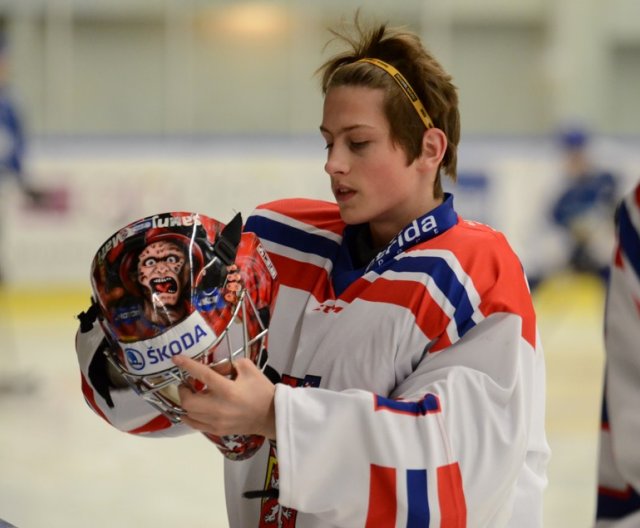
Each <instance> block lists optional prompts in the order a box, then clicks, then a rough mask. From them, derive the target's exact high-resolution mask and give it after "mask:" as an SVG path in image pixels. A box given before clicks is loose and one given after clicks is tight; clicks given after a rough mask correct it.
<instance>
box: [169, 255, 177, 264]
mask: <svg viewBox="0 0 640 528" xmlns="http://www.w3.org/2000/svg"><path fill="white" fill-rule="evenodd" d="M166 260H167V262H168V263H169V264H177V263H178V262H179V259H178V257H176V256H175V255H169V256H168V257H167V259H166Z"/></svg>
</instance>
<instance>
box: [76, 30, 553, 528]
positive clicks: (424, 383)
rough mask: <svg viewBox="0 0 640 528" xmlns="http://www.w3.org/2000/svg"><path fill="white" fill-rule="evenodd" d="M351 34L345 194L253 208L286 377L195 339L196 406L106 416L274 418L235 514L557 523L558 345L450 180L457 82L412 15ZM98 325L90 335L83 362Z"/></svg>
mask: <svg viewBox="0 0 640 528" xmlns="http://www.w3.org/2000/svg"><path fill="white" fill-rule="evenodd" d="M336 37H337V38H338V39H341V41H342V42H344V43H346V44H347V49H346V51H344V52H343V53H341V54H339V55H337V56H336V57H334V58H332V59H330V60H329V61H327V62H326V63H325V64H324V65H323V66H322V67H321V68H320V72H321V75H322V90H323V93H324V96H325V98H324V111H323V117H322V123H321V125H320V131H321V133H322V135H323V137H324V139H325V141H326V145H327V162H326V165H325V169H326V172H327V173H328V175H329V180H330V184H331V188H332V191H333V194H334V196H335V199H336V202H337V203H328V202H322V201H315V200H308V199H290V200H283V201H276V202H273V203H269V204H265V205H262V206H259V207H258V208H257V209H256V210H255V212H254V213H253V214H252V215H251V216H250V217H249V218H248V219H247V222H246V224H245V228H244V230H245V232H252V233H255V234H256V235H257V236H258V237H259V239H260V241H261V243H262V245H263V246H264V248H265V249H266V250H267V252H268V255H269V257H270V260H271V262H272V263H273V265H274V267H275V269H276V270H277V273H278V278H279V290H278V297H277V300H276V301H275V306H274V307H273V314H272V317H271V319H270V326H269V344H268V349H269V356H268V369H269V374H270V375H269V377H267V376H265V375H264V374H263V373H262V372H261V371H260V369H259V368H258V366H256V365H255V364H254V363H253V362H252V361H250V360H247V359H239V360H237V361H235V364H234V367H235V375H234V379H233V380H232V379H229V378H227V377H225V376H222V375H220V374H219V373H217V372H216V371H214V370H212V369H211V368H209V366H207V365H203V364H202V363H201V362H198V361H194V360H192V359H190V358H188V357H186V356H185V355H183V354H179V355H176V356H174V357H173V360H172V361H173V362H174V364H175V365H176V366H177V367H179V369H180V371H181V372H186V373H188V375H189V376H191V377H192V378H195V379H196V380H198V382H199V383H200V384H201V385H200V386H204V387H205V389H204V390H193V383H190V384H189V386H186V385H183V386H181V387H180V388H179V395H180V406H181V408H182V409H184V411H185V412H186V415H184V416H182V418H181V422H182V423H181V424H179V425H173V426H171V427H168V426H169V425H170V424H168V423H167V421H166V420H165V421H164V422H163V426H162V427H158V426H155V424H154V417H153V413H151V414H150V415H148V416H147V417H145V419H144V420H143V421H138V422H136V423H135V424H133V423H131V422H130V423H129V424H128V425H123V424H122V423H119V422H118V419H117V413H114V412H111V414H109V415H108V418H109V420H110V421H111V422H112V423H113V425H114V426H116V427H119V428H121V429H123V430H128V431H129V432H131V431H132V430H135V431H136V432H140V431H143V432H145V433H147V434H162V433H163V432H164V433H168V434H171V432H170V431H171V429H172V428H173V429H181V430H182V429H184V426H185V425H186V426H189V427H191V428H193V429H195V430H199V431H202V432H204V433H206V434H208V435H214V436H216V437H219V436H223V437H224V436H226V435H260V436H263V437H265V438H267V439H268V441H265V442H264V443H263V444H262V447H261V448H260V449H259V450H258V451H257V452H256V453H255V454H254V455H253V456H251V457H249V458H244V459H243V460H231V459H228V460H225V485H226V499H227V510H228V515H229V524H230V526H231V527H269V526H279V527H297V528H309V527H314V528H320V527H347V526H349V527H351V526H366V527H376V528H384V527H392V526H411V527H413V526H447V527H463V526H487V527H492V528H497V527H505V526H509V527H518V528H522V527H540V526H542V495H543V490H544V488H545V485H546V466H547V461H548V458H549V449H548V445H547V442H546V438H545V430H544V409H545V371H544V358H543V352H542V348H541V344H540V340H539V337H538V332H537V327H536V318H535V313H534V309H533V305H532V301H531V296H530V293H529V290H528V287H527V283H526V280H525V276H524V273H523V269H522V266H521V264H520V262H519V260H518V258H517V257H516V255H515V254H514V253H513V251H512V250H511V248H510V246H509V244H508V243H507V241H506V240H505V238H504V236H503V235H502V234H500V233H499V232H496V231H494V230H493V229H491V228H490V227H487V226H485V225H481V224H478V223H475V222H472V221H467V220H464V219H462V218H461V217H460V216H459V215H458V214H457V213H456V211H455V209H454V204H453V197H452V196H451V195H450V194H446V193H444V192H443V188H442V181H441V178H442V177H443V176H445V175H446V176H448V177H450V178H452V179H453V180H455V175H456V146H457V144H458V140H459V133H460V121H459V114H458V97H457V93H456V88H455V87H454V85H453V84H452V80H451V77H450V76H449V75H448V74H447V73H446V72H445V71H444V70H443V69H442V67H441V66H440V65H439V63H438V62H437V61H436V60H435V59H434V57H433V56H432V55H430V54H429V53H428V52H427V51H426V50H425V49H424V48H423V46H422V44H421V42H420V40H419V38H418V37H417V36H415V35H414V34H412V33H409V32H406V31H404V30H400V29H391V28H388V27H386V26H385V25H381V26H376V27H371V28H363V27H362V26H361V24H360V23H359V22H358V21H357V19H356V24H355V31H354V33H353V34H350V33H346V34H342V33H339V32H336ZM94 332H96V331H95V330H92V331H89V332H85V333H84V334H83V333H82V332H80V333H79V335H78V343H79V344H78V347H77V348H78V354H79V357H80V358H81V364H84V365H86V364H87V362H88V359H87V358H90V357H91V356H92V354H93V353H94V352H93V351H92V348H95V347H93V345H92V342H95V341H98V340H99V335H98V338H92V337H90V336H91V335H92V334H93V333H94ZM98 333H99V332H98ZM83 371H84V372H85V373H86V374H85V381H86V387H87V390H86V391H85V394H89V395H90V398H89V400H90V402H91V404H92V406H93V407H94V409H96V410H98V411H105V410H106V405H105V404H104V400H103V398H102V396H100V395H97V394H96V393H95V391H92V390H91V386H92V381H91V379H90V376H89V375H88V371H87V369H86V368H84V369H83ZM274 380H277V382H276V383H275V384H274V383H273V382H272V381H274ZM110 391H111V392H113V393H116V394H117V396H118V402H115V398H114V402H115V406H116V409H117V407H118V405H121V406H123V405H127V404H126V402H125V400H126V398H125V396H124V395H123V394H121V393H122V391H118V390H116V389H113V388H110ZM129 392H131V391H129ZM129 396H130V399H135V394H133V393H130V394H129ZM134 425H135V427H134ZM163 428H164V429H163ZM160 429H163V431H160Z"/></svg>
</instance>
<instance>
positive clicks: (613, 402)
mask: <svg viewBox="0 0 640 528" xmlns="http://www.w3.org/2000/svg"><path fill="white" fill-rule="evenodd" d="M605 350H606V363H605V364H606V375H605V387H604V403H603V408H602V427H601V432H600V455H599V461H598V505H597V512H596V517H597V521H596V526H598V527H603V528H604V527H612V528H613V527H616V528H631V527H637V526H640V448H639V447H638V446H639V445H640V413H639V412H638V402H639V401H640V183H639V184H638V185H637V186H636V188H635V189H634V191H633V192H631V193H630V194H628V195H627V196H626V197H625V198H624V200H623V201H622V203H621V204H620V207H619V209H618V213H617V245H616V250H615V254H614V260H613V265H612V266H611V274H610V279H609V287H608V293H607V304H606V311H605Z"/></svg>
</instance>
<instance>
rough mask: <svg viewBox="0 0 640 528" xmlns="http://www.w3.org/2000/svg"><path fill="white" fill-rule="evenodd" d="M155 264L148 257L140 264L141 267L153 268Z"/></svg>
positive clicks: (151, 258)
mask: <svg viewBox="0 0 640 528" xmlns="http://www.w3.org/2000/svg"><path fill="white" fill-rule="evenodd" d="M156 263H157V261H156V259H155V258H153V257H148V258H146V259H144V261H143V262H142V265H143V266H155V265H156Z"/></svg>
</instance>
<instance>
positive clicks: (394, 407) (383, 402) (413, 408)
mask: <svg viewBox="0 0 640 528" xmlns="http://www.w3.org/2000/svg"><path fill="white" fill-rule="evenodd" d="M376 408H377V409H387V410H389V411H392V412H398V413H402V414H411V415H414V416H424V415H425V414H428V413H432V412H438V411H440V400H438V398H437V396H436V395H435V394H430V393H429V394H425V396H424V398H422V399H421V400H420V401H417V402H415V401H401V400H400V401H399V400H392V399H390V398H385V397H384V396H380V395H379V394H376Z"/></svg>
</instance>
